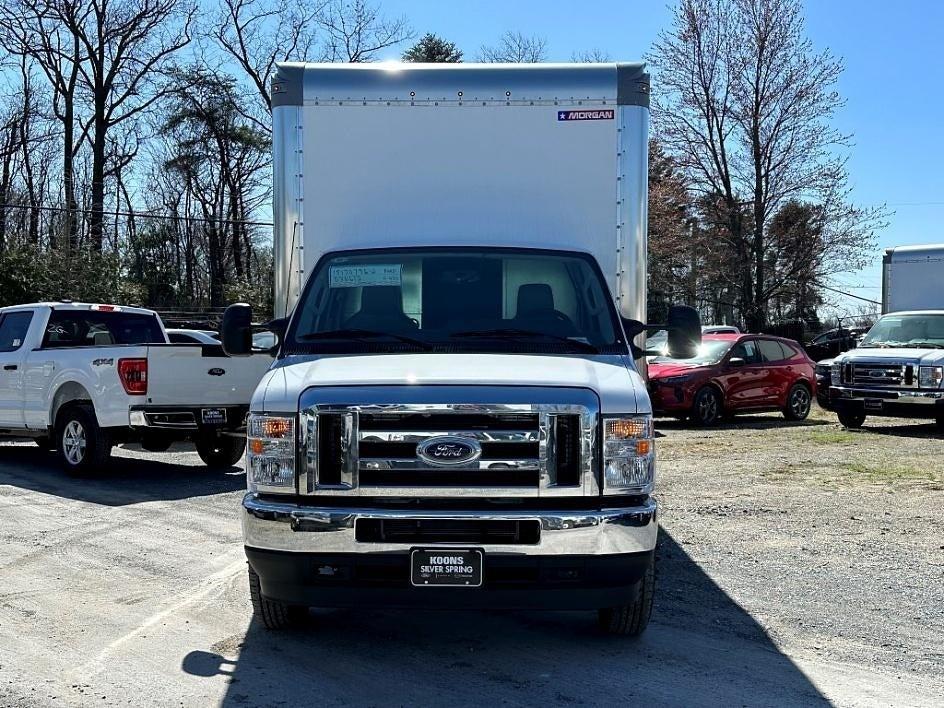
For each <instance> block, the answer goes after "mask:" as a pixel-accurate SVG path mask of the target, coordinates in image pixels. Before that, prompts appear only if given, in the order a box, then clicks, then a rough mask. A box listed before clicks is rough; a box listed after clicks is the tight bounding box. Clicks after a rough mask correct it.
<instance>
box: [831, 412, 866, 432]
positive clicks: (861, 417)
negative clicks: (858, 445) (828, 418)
mask: <svg viewBox="0 0 944 708" xmlns="http://www.w3.org/2000/svg"><path fill="white" fill-rule="evenodd" d="M836 415H837V416H839V422H840V423H842V426H843V427H844V428H853V429H856V428H861V427H862V424H863V423H865V413H863V412H862V411H846V410H839V411H836Z"/></svg>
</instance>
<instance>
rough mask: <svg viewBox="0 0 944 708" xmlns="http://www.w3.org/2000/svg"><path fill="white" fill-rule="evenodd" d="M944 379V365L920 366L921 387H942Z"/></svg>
mask: <svg viewBox="0 0 944 708" xmlns="http://www.w3.org/2000/svg"><path fill="white" fill-rule="evenodd" d="M942 381H944V366H922V367H919V368H918V386H919V387H920V388H940V387H941V382H942Z"/></svg>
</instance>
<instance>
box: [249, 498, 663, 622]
mask: <svg viewBox="0 0 944 708" xmlns="http://www.w3.org/2000/svg"><path fill="white" fill-rule="evenodd" d="M242 506H243V513H242V525H243V535H244V539H245V545H246V556H247V558H248V559H249V563H250V565H251V566H252V567H253V569H254V570H255V571H256V573H258V575H259V578H260V581H261V584H262V592H263V594H264V595H265V596H266V597H269V598H271V599H275V600H281V601H282V602H287V603H290V604H298V605H307V606H316V607H350V606H386V607H393V606H399V607H408V606H419V607H440V606H441V607H465V608H474V607H483V608H484V607H490V608H496V607H502V608H508V609H514V608H531V607H543V608H546V609H594V608H600V607H613V606H616V605H620V604H625V603H627V602H629V601H631V600H632V598H633V597H634V593H635V592H637V587H638V582H639V580H640V579H641V578H642V577H643V575H644V574H645V572H646V569H647V568H648V567H649V565H650V564H651V563H652V562H653V554H654V549H655V545H656V537H657V534H658V520H657V512H658V505H657V503H656V502H655V500H654V499H652V498H649V499H647V500H646V502H645V503H643V504H640V505H639V506H633V507H628V508H619V509H603V510H593V511H572V510H567V511H545V510H540V511H533V510H528V511H523V510H522V511H517V510H514V511H501V512H499V511H495V510H462V511H456V510H425V511H424V510H417V509H377V508H371V509H367V508H337V507H310V506H300V505H296V504H287V503H280V502H274V501H269V500H267V499H260V498H259V497H258V496H256V495H255V494H251V493H250V494H247V495H246V496H245V497H244V499H243V505H242ZM377 519H383V520H391V521H399V522H404V521H405V522H409V521H415V520H418V519H419V520H426V519H430V520H458V521H461V520H467V521H528V522H532V523H533V522H537V523H538V525H539V527H540V534H539V536H538V538H537V539H536V542H534V543H527V544H507V543H505V544H503V543H495V544H493V543H484V544H483V543H454V542H449V543H447V542H427V541H422V542H419V541H418V542H411V543H389V542H365V541H359V540H358V532H357V525H358V522H359V521H361V520H371V521H372V520H377ZM469 547H474V548H478V549H481V550H482V552H483V557H484V567H483V575H484V583H483V586H482V587H481V588H477V589H469V588H435V589H433V588H414V587H412V586H411V584H410V580H409V578H410V573H409V563H410V551H411V550H412V549H414V548H443V549H448V548H469Z"/></svg>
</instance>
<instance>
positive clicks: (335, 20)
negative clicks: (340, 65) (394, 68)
mask: <svg viewBox="0 0 944 708" xmlns="http://www.w3.org/2000/svg"><path fill="white" fill-rule="evenodd" d="M318 24H319V26H320V27H321V32H322V35H323V43H322V51H321V57H320V58H321V60H322V61H329V62H369V61H374V60H375V59H376V58H377V55H378V54H379V53H380V52H382V51H383V50H384V49H387V48H389V47H395V46H396V45H398V44H401V43H403V42H406V41H408V40H410V39H413V36H414V35H413V30H412V29H411V28H410V25H409V23H408V22H407V20H406V18H403V17H399V18H394V19H390V18H387V17H384V16H383V15H382V14H381V12H380V6H379V5H373V4H371V3H370V2H368V0H328V2H327V3H326V4H325V5H324V6H323V7H322V9H321V11H320V12H319V13H318Z"/></svg>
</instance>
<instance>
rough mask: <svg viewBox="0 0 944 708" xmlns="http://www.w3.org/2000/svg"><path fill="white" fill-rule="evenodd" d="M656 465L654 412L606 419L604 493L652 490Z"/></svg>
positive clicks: (641, 492) (604, 433)
mask: <svg viewBox="0 0 944 708" xmlns="http://www.w3.org/2000/svg"><path fill="white" fill-rule="evenodd" d="M655 469H656V447H655V440H654V439H653V430H652V416H650V415H640V416H627V417H620V418H606V419H604V421H603V492H604V494H648V493H649V492H651V491H652V487H653V482H654V478H655Z"/></svg>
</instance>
